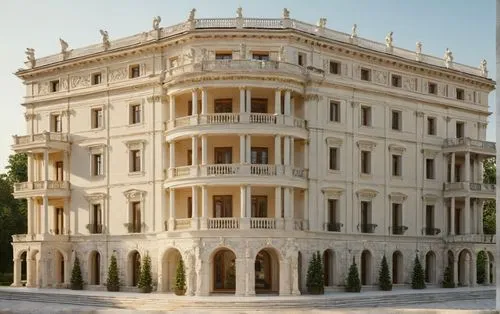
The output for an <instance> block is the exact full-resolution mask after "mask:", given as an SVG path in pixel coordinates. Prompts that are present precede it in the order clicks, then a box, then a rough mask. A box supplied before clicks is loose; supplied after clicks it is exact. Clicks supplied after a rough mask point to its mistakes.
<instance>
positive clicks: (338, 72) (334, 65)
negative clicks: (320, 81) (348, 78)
mask: <svg viewBox="0 0 500 314" xmlns="http://www.w3.org/2000/svg"><path fill="white" fill-rule="evenodd" d="M341 66H342V63H340V62H339V61H336V60H330V62H329V64H328V70H329V73H330V74H333V75H341V71H342V70H341ZM334 69H335V70H334ZM333 70H334V71H333Z"/></svg>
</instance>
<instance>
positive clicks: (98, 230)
mask: <svg viewBox="0 0 500 314" xmlns="http://www.w3.org/2000/svg"><path fill="white" fill-rule="evenodd" d="M87 229H88V230H89V232H90V233H91V234H102V233H103V230H104V229H103V225H102V224H88V225H87Z"/></svg>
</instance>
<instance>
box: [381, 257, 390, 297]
mask: <svg viewBox="0 0 500 314" xmlns="http://www.w3.org/2000/svg"><path fill="white" fill-rule="evenodd" d="M378 285H379V287H380V290H383V291H391V290H392V281H391V274H390V273H389V265H388V264H387V259H386V258H385V255H384V257H382V263H381V264H380V272H379V276H378Z"/></svg>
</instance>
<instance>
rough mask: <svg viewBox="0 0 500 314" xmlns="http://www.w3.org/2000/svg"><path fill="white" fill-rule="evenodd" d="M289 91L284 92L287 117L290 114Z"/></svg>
mask: <svg viewBox="0 0 500 314" xmlns="http://www.w3.org/2000/svg"><path fill="white" fill-rule="evenodd" d="M290 95H291V93H290V90H289V89H287V90H286V91H285V115H286V116H289V115H290V114H291V105H290Z"/></svg>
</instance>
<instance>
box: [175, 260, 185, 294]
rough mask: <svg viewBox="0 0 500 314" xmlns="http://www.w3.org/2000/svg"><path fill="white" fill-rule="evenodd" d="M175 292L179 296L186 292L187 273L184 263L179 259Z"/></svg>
mask: <svg viewBox="0 0 500 314" xmlns="http://www.w3.org/2000/svg"><path fill="white" fill-rule="evenodd" d="M175 290H176V291H177V293H179V294H180V293H181V292H182V291H184V290H186V271H185V270H184V261H183V260H182V258H180V259H179V263H177V269H176V271H175Z"/></svg>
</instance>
